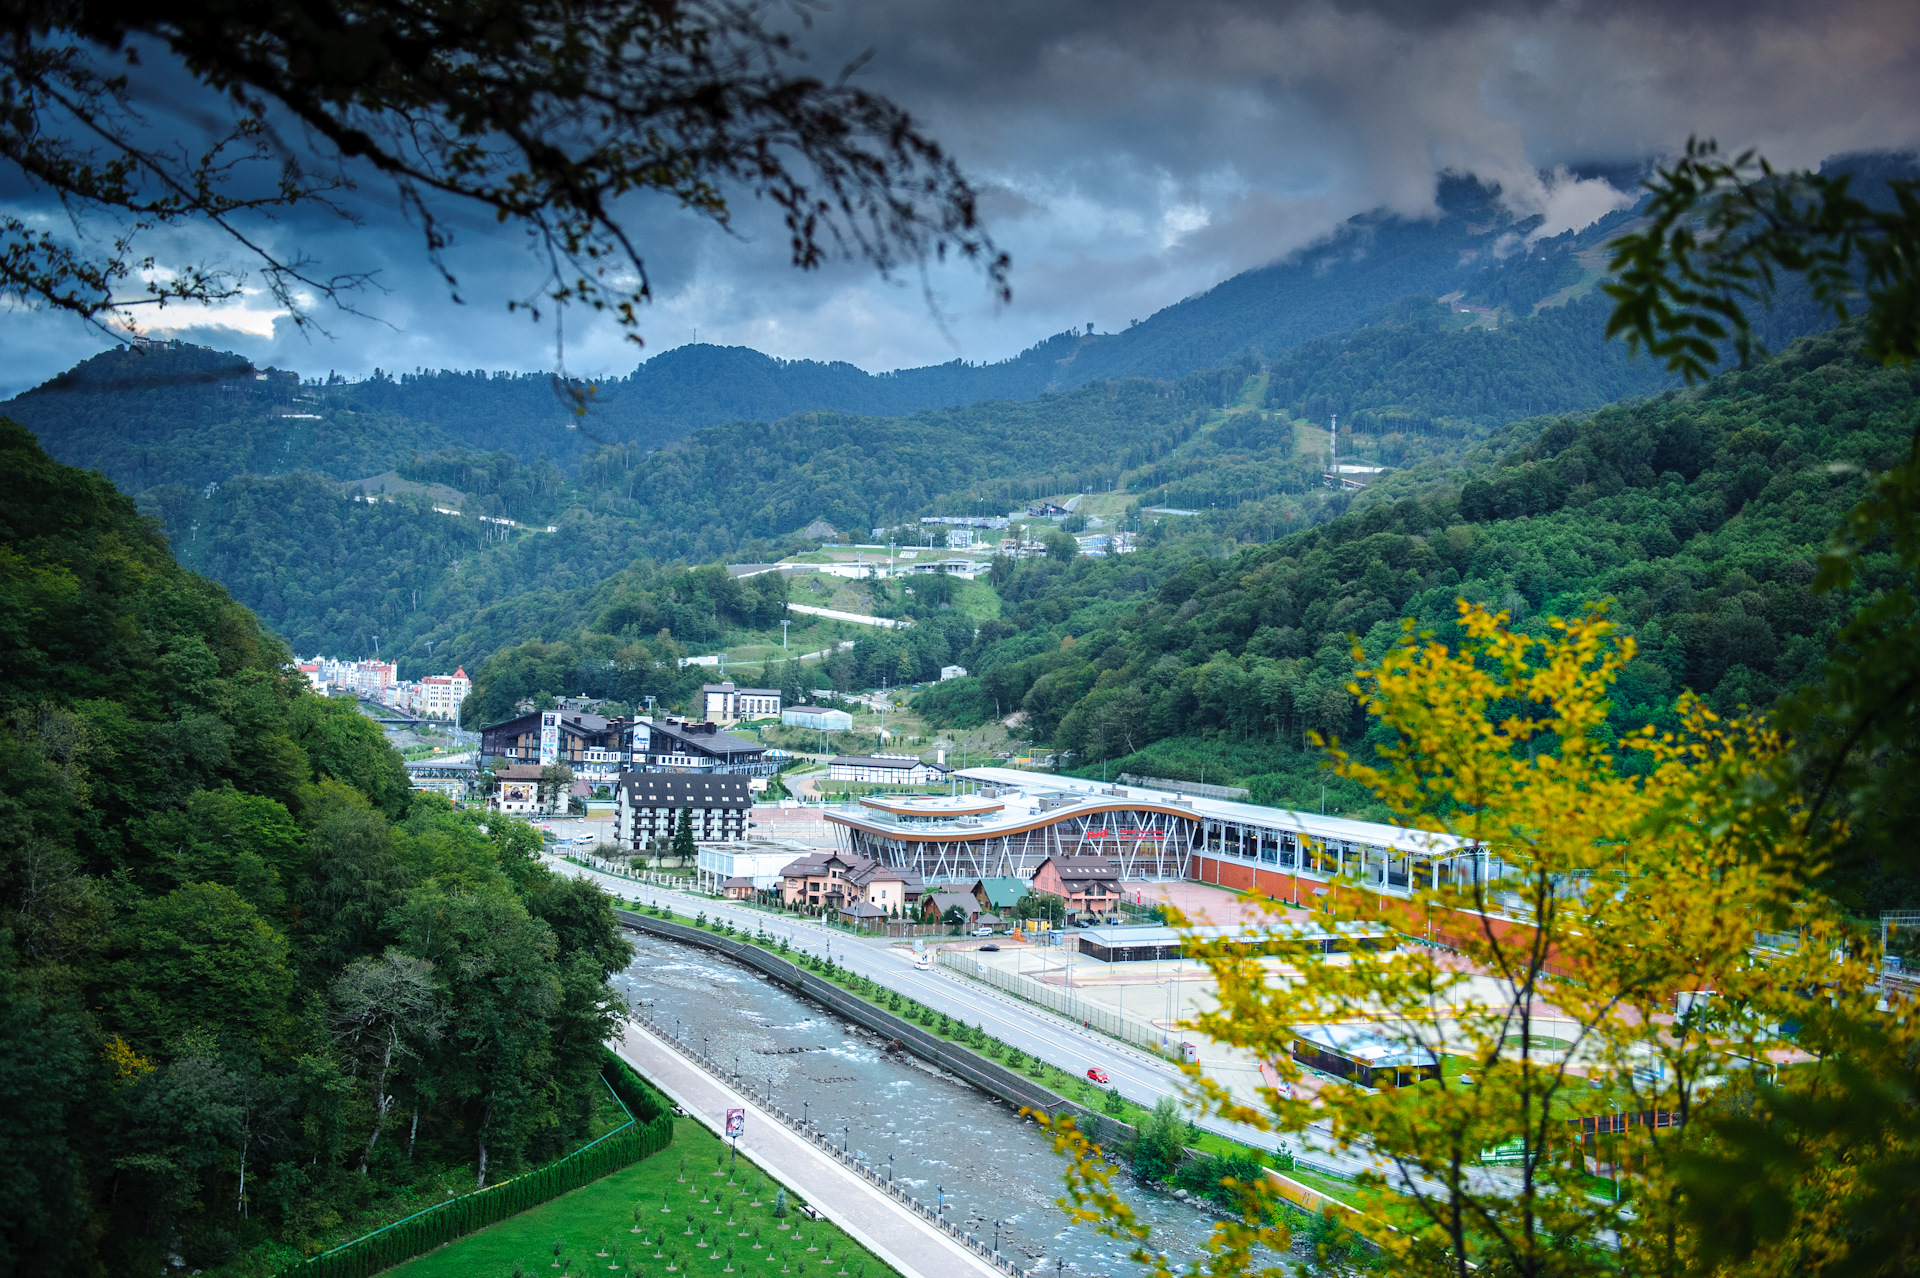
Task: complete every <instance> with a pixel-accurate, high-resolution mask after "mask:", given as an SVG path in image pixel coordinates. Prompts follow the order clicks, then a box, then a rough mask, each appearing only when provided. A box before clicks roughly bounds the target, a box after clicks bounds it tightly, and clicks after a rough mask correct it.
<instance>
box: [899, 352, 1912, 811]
mask: <svg viewBox="0 0 1920 1278" xmlns="http://www.w3.org/2000/svg"><path fill="white" fill-rule="evenodd" d="M1917 416H1920V374H1916V373H1915V372H1914V371H1913V370H1907V369H1888V368H1882V367H1879V366H1875V365H1868V364H1865V363H1863V362H1861V361H1860V360H1859V359H1858V358H1857V357H1856V356H1855V355H1854V354H1853V339H1852V337H1851V335H1849V334H1847V333H1845V332H1844V331H1843V332H1842V333H1839V334H1834V335H1828V336H1824V337H1820V338H1813V339H1807V340H1803V341H1801V342H1799V343H1797V344H1796V345H1795V346H1794V347H1793V348H1792V349H1791V350H1790V351H1789V352H1788V353H1787V354H1785V355H1784V356H1782V357H1781V358H1778V359H1776V360H1774V361H1772V362H1769V363H1767V364H1765V365H1762V366H1760V367H1758V368H1755V369H1753V370H1751V371H1747V372H1741V373H1731V374H1727V375H1725V376H1723V377H1720V378H1717V379H1716V380H1714V381H1713V382H1712V383H1710V384H1709V385H1707V386H1704V387H1701V388H1698V389H1696V390H1693V391H1688V392H1678V393H1670V394H1667V395H1663V396H1661V397H1660V398H1659V399H1657V400H1653V401H1649V402H1646V403H1641V404H1636V405H1630V406H1623V407H1616V408H1607V409H1603V410H1601V411H1599V412H1596V413H1593V414H1591V415H1588V416H1577V417H1564V418H1560V419H1558V420H1551V421H1547V422H1535V423H1528V424H1524V425H1522V426H1517V427H1515V428H1513V429H1512V430H1511V431H1510V432H1509V434H1510V435H1511V436H1512V438H1511V439H1510V440H1509V441H1507V442H1506V443H1504V444H1503V445H1501V446H1500V448H1499V456H1497V457H1496V458H1491V459H1489V462H1488V463H1486V464H1481V465H1479V466H1476V467H1475V468H1474V469H1473V470H1471V471H1469V472H1468V473H1467V474H1466V475H1464V476H1463V477H1462V478H1463V479H1464V481H1465V482H1463V483H1458V484H1457V485H1456V484H1454V483H1435V484H1430V485H1428V486H1427V488H1426V490H1425V491H1424V492H1416V493H1413V494H1411V495H1408V496H1404V497H1401V498H1400V499H1398V500H1392V499H1387V498H1386V497H1385V496H1384V495H1382V496H1380V497H1378V498H1370V499H1368V500H1366V501H1365V502H1364V503H1363V504H1362V505H1361V506H1360V507H1359V508H1357V509H1355V510H1353V511H1350V512H1349V513H1347V514H1345V515H1343V516H1341V517H1340V518H1338V519H1335V520H1333V521H1331V522H1329V523H1327V524H1324V525H1322V526H1320V527H1318V528H1314V529H1310V530H1307V531H1304V532H1300V533H1297V534H1294V535H1292V536H1287V537H1283V538H1281V539H1280V540H1278V541H1275V542H1273V543H1271V544H1269V545H1263V546H1258V547H1255V548H1252V549H1248V550H1244V551H1241V552H1239V553H1237V554H1234V555H1232V556H1230V557H1226V558H1220V557H1212V556H1208V555H1205V554H1195V553H1181V552H1179V551H1165V550H1163V551H1155V552H1147V556H1146V557H1132V558H1135V559H1137V560H1138V562H1129V561H1128V560H1127V559H1122V560H1117V561H1087V560H1082V561H1076V562H1075V563H1074V564H1073V565H1072V566H1071V567H1061V566H1057V565H1052V564H1024V563H1023V564H1021V565H1020V566H1019V569H1018V571H1017V572H1015V573H1013V574H1012V575H1011V577H1010V579H1009V580H1008V581H1007V582H1006V584H1005V585H1004V586H1003V587H1002V591H1001V593H1002V598H1003V608H1004V618H1005V619H1004V620H1002V621H999V622H990V623H987V625H985V626H983V627H982V631H981V638H980V642H979V645H978V646H977V648H975V649H973V650H971V651H969V652H968V653H967V654H965V655H964V656H963V657H962V658H961V661H962V664H964V665H966V666H968V667H969V669H971V670H973V671H974V672H975V673H974V675H973V676H972V677H970V678H967V679H964V680H956V681H952V682H949V683H946V684H942V685H940V686H939V687H937V688H935V689H933V690H930V691H929V692H927V693H924V694H922V696H921V697H920V699H919V701H918V702H917V703H916V704H917V705H919V706H920V707H921V708H922V709H924V710H927V711H929V712H932V713H936V714H941V715H945V716H947V717H949V718H950V719H951V720H952V721H955V722H960V723H965V722H977V721H980V720H982V719H984V718H985V717H986V716H989V715H1006V714H1010V713H1012V712H1013V711H1015V710H1020V711H1024V713H1025V714H1026V715H1027V721H1028V723H1029V725H1030V727H1031V728H1032V729H1033V730H1035V731H1036V732H1037V733H1038V734H1039V735H1040V737H1041V738H1042V739H1046V740H1051V741H1052V742H1053V743H1054V744H1056V745H1057V746H1058V747H1059V748H1061V749H1065V750H1072V751H1076V752H1078V753H1079V755H1080V756H1081V758H1082V759H1083V760H1085V761H1087V762H1092V763H1096V764H1097V763H1098V762H1099V761H1101V760H1110V761H1114V763H1113V766H1115V767H1126V766H1130V765H1128V764H1127V763H1126V761H1125V756H1128V755H1131V754H1134V753H1135V752H1137V751H1140V750H1143V749H1146V748H1148V747H1150V746H1152V745H1153V743H1155V742H1161V741H1166V740H1169V739H1175V738H1178V739H1183V740H1187V741H1189V742H1194V743H1211V744H1212V745H1213V746H1216V747H1219V750H1228V751H1229V753H1227V754H1222V753H1220V752H1219V750H1216V751H1215V752H1213V753H1211V754H1209V753H1208V752H1207V751H1206V750H1201V751H1199V752H1198V753H1195V754H1193V755H1192V757H1193V758H1195V759H1204V758H1212V759H1214V761H1215V768H1216V771H1215V773H1214V777H1213V779H1216V780H1218V779H1226V778H1223V777H1222V776H1221V775H1220V772H1221V771H1222V770H1223V769H1222V768H1221V767H1220V764H1221V762H1222V761H1223V760H1226V759H1228V758H1232V759H1235V760H1237V762H1234V763H1232V765H1231V769H1230V770H1231V771H1232V772H1233V773H1234V774H1236V775H1238V776H1239V777H1242V778H1251V779H1252V780H1253V786H1254V791H1255V795H1256V797H1257V798H1258V797H1264V798H1266V799H1268V800H1270V801H1279V800H1285V801H1288V802H1290V803H1293V804H1295V805H1301V804H1305V805H1311V803H1313V802H1314V801H1316V796H1317V794H1318V788H1317V787H1318V786H1319V784H1320V778H1319V777H1318V776H1317V775H1315V772H1314V765H1313V760H1312V757H1311V752H1305V751H1304V736H1305V733H1306V732H1307V731H1308V730H1310V729H1311V730H1315V731H1319V732H1322V733H1325V734H1329V735H1337V736H1339V737H1341V738H1342V739H1345V740H1348V741H1354V740H1358V739H1362V738H1364V737H1365V735H1366V733H1367V731H1368V724H1367V722H1366V720H1365V719H1364V718H1362V717H1361V716H1360V715H1359V714H1358V712H1357V709H1356V706H1355V704H1354V702H1353V699H1352V698H1351V697H1350V696H1348V694H1347V693H1346V692H1345V690H1344V688H1345V684H1346V683H1347V681H1348V680H1349V678H1350V677H1351V672H1352V668H1353V663H1352V659H1351V656H1350V652H1349V646H1350V642H1349V640H1348V638H1347V636H1349V635H1357V636H1359V637H1360V639H1361V641H1362V642H1363V644H1364V646H1365V647H1366V649H1367V651H1368V652H1370V653H1374V654H1377V653H1378V652H1380V651H1381V650H1382V649H1383V647H1384V646H1385V645H1387V644H1389V643H1391V642H1392V641H1393V639H1394V637H1395V636H1396V635H1397V634H1398V633H1399V632H1398V624H1397V623H1398V620H1399V619H1400V618H1401V617H1407V616H1410V617H1414V618H1416V619H1417V620H1418V622H1419V624H1420V625H1421V626H1422V627H1423V628H1431V629H1432V630H1434V631H1435V632H1436V633H1437V634H1440V635H1442V636H1446V635H1450V634H1452V633H1453V613H1454V601H1455V600H1456V599H1457V598H1462V597H1464V598H1467V599H1470V600H1473V601H1476V602H1485V603H1490V604H1493V605H1496V606H1498V607H1501V608H1505V609H1508V610H1509V611H1511V612H1512V613H1513V614H1514V615H1515V616H1516V617H1517V618H1519V619H1521V623H1522V626H1523V627H1526V626H1539V625H1542V624H1544V618H1545V617H1546V616H1547V615H1549V614H1559V615H1566V614H1569V613H1574V612H1578V611H1580V610H1582V609H1583V608H1585V607H1586V606H1587V605H1588V604H1589V603H1597V602H1600V601H1603V600H1611V601H1612V603H1611V608H1610V615H1611V616H1612V617H1613V618H1614V619H1615V620H1616V621H1617V622H1619V624H1620V625H1621V626H1622V628H1623V629H1624V631H1625V632H1626V633H1629V634H1631V635H1633V636H1634V638H1635V639H1636V641H1637V642H1638V644H1639V645H1640V649H1641V656H1640V657H1639V658H1638V659H1637V660H1636V661H1634V662H1633V664H1632V665H1631V666H1630V667H1629V669H1628V671H1627V674H1626V677H1625V678H1624V679H1623V680H1622V681H1621V683H1620V685H1619V689H1618V694H1617V696H1616V697H1615V700H1614V705H1613V721H1614V724H1615V727H1616V729H1618V730H1625V729H1628V728H1631V727H1636V726H1639V725H1641V724H1644V723H1648V722H1652V723H1655V724H1660V725H1663V726H1667V725H1671V724H1672V722H1673V719H1672V709H1671V707H1672V704H1673V699H1674V697H1675V696H1676V695H1677V694H1678V692H1679V691H1680V690H1681V689H1682V688H1693V689H1696V690H1698V691H1699V692H1701V693H1703V694H1705V695H1707V696H1708V697H1709V699H1710V700H1711V702H1712V703H1713V704H1714V705H1715V706H1716V707H1717V708H1719V709H1722V710H1731V709H1733V708H1734V707H1735V706H1737V705H1739V704H1742V703H1745V704H1749V705H1754V706H1763V705H1766V704H1769V703H1770V702H1771V701H1772V700H1773V698H1774V697H1775V696H1776V695H1777V694H1778V693H1779V692H1781V691H1783V690H1785V689H1786V688H1788V687H1790V686H1792V685H1794V684H1796V683H1797V682H1799V681H1801V680H1804V679H1806V678H1808V677H1810V676H1811V675H1812V674H1813V673H1814V672H1815V668H1816V667H1817V665H1818V663H1819V661H1820V654H1821V653H1822V652H1824V651H1825V650H1826V648H1827V646H1828V645H1829V642H1830V640H1831V638H1832V635H1833V633H1834V631H1835V630H1836V629H1837V627H1838V626H1839V625H1840V623H1841V621H1842V619H1843V618H1844V616H1846V615H1847V614H1849V613H1850V612H1851V611H1852V610H1853V609H1854V608H1856V607H1857V606H1858V605H1859V603H1860V600H1861V599H1862V598H1863V597H1865V596H1866V595H1869V594H1870V593H1871V592H1872V591H1874V590H1877V589H1880V588H1883V586H1884V584H1885V583H1882V582H1879V581H1876V580H1872V579H1869V580H1867V581H1866V582H1864V583H1863V585H1862V586H1861V587H1860V588H1859V589H1858V590H1856V591H1855V592H1853V593H1852V594H1850V595H1815V594H1813V593H1812V592H1811V590H1810V589H1809V587H1810V585H1811V583H1812V580H1813V575H1814V562H1815V558H1816V557H1817V556H1818V554H1819V553H1820V551H1821V548H1822V546H1823V545H1824V544H1825V542H1826V540H1827V538H1828V536H1829V534H1830V533H1831V532H1832V530H1833V529H1834V527H1835V526H1836V525H1837V524H1838V523H1839V521H1840V518H1841V515H1842V514H1843V513H1844V512H1845V511H1846V510H1847V509H1848V507H1849V506H1850V505H1851V504H1852V503H1853V502H1854V501H1855V500H1857V499H1858V497H1859V495H1860V494H1861V492H1862V491H1863V486H1864V484H1865V482H1866V479H1865V475H1866V474H1867V473H1868V472H1871V471H1876V470H1881V469H1884V468H1885V467H1887V466H1888V465H1889V464H1891V463H1892V462H1893V461H1894V460H1895V458H1896V456H1897V455H1899V453H1900V450H1902V449H1903V448H1904V447H1905V446H1906V443H1907V441H1908V440H1910V439H1911V437H1912V433H1913V429H1914V423H1915V419H1916V417H1917ZM1177 753H1178V751H1176V752H1175V754H1177ZM1170 758H1171V756H1163V757H1162V758H1160V759H1159V761H1158V762H1157V763H1155V764H1154V765H1153V766H1143V765H1139V764H1137V763H1136V764H1135V765H1132V766H1135V767H1136V769H1137V770H1147V771H1152V770H1155V768H1156V767H1157V768H1160V769H1164V768H1165V767H1168V766H1178V765H1177V763H1172V762H1170V761H1169V760H1170Z"/></svg>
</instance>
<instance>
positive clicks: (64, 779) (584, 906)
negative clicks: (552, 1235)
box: [0, 419, 630, 1274]
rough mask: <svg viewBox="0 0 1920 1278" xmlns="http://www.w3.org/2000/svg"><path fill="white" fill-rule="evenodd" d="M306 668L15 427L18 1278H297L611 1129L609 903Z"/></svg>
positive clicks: (7, 871) (1, 763) (3, 591)
mask: <svg viewBox="0 0 1920 1278" xmlns="http://www.w3.org/2000/svg"><path fill="white" fill-rule="evenodd" d="M287 655H288V654H287V652H286V649H285V648H284V646H283V645H282V644H281V642H280V641H279V640H278V639H276V638H274V637H272V636H271V635H268V634H266V633H265V632H264V631H263V630H262V628H261V626H260V624H259V622H258V621H257V620H256V619H255V618H254V616H253V615H252V614H251V613H249V612H248V611H247V610H246V609H245V608H243V607H241V606H239V605H238V604H236V603H234V602H233V601H232V599H230V598H229V597H228V595H227V592H226V591H224V590H222V589H221V588H220V587H218V586H216V585H214V584H213V583H211V582H209V581H207V580H205V579H204V578H201V577H198V576H195V575H194V574H192V573H189V572H187V571H185V570H183V569H182V568H181V567H180V566H179V565H178V564H177V563H176V562H175V561H174V559H173V557H172V556H171V555H170V554H169V553H168V550H167V547H166V545H165V543H164V541H163V540H162V539H161V538H160V537H158V536H157V535H156V534H155V533H154V531H153V530H152V528H151V527H150V526H149V525H148V524H147V522H146V521H145V520H143V519H142V518H141V517H140V516H139V515H138V514H137V513H136V512H135V510H134V507H133V504H132V503H131V501H129V500H128V499H127V498H126V497H124V496H122V495H121V494H120V493H118V492H116V491H114V489H113V488H112V487H111V486H110V485H109V484H107V483H106V482H105V481H103V480H102V479H101V478H100V477H99V476H98V475H93V474H89V473H86V472H82V471H78V470H74V469H71V468H69V467H65V466H60V465H58V464H56V463H54V462H52V461H50V460H49V459H48V458H47V456H46V455H45V453H43V452H42V451H41V450H40V449H39V447H38V446H37V445H35V443H34V442H33V440H32V438H31V436H30V435H28V433H27V432H26V430H25V429H24V428H22V427H20V426H18V425H16V424H15V423H13V422H10V421H7V420H5V419H0V721H3V722H4V723H5V724H6V725H7V726H6V730H5V731H4V732H0V900H5V901H7V902H8V903H9V912H8V913H7V914H6V916H5V918H4V920H3V921H0V1008H4V1011H5V1015H4V1016H0V1131H3V1132H4V1142H3V1145H4V1150H5V1155H6V1168H7V1174H6V1176H5V1177H3V1178H0V1272H6V1273H19V1274H66V1273H88V1274H136V1273H138V1274H154V1273H162V1272H166V1271H167V1270H168V1268H169V1266H170V1265H171V1266H175V1267H179V1266H184V1267H185V1268H187V1269H190V1270H194V1271H201V1270H209V1271H210V1270H213V1269H215V1268H216V1267H218V1266H221V1265H225V1264H227V1263H229V1262H237V1266H238V1267H237V1268H236V1269H235V1270H234V1271H233V1272H246V1273H262V1272H274V1271H275V1270H276V1269H278V1268H280V1267H281V1266H284V1265H287V1264H290V1263H292V1262H293V1261H295V1260H297V1259H299V1257H300V1256H301V1255H303V1254H308V1253H310V1252H311V1251H313V1250H315V1249H317V1248H318V1247H320V1246H322V1245H325V1244H328V1243H330V1242H339V1241H344V1240H345V1238H349V1237H353V1236H355V1235H356V1234H358V1233H360V1232H363V1231H364V1228H365V1224H366V1221H367V1220H368V1215H369V1213H376V1214H383V1215H384V1216H385V1218H386V1219H393V1218H395V1217H397V1216H398V1215H401V1214H405V1212H407V1211H412V1210H415V1209H417V1207H418V1204H420V1203H421V1202H431V1201H437V1200H439V1199H442V1198H444V1197H445V1196H446V1195H447V1194H448V1193H451V1192H454V1191H456V1190H460V1189H468V1188H472V1187H473V1186H474V1185H475V1183H476V1181H477V1180H478V1179H480V1178H482V1177H484V1179H485V1180H486V1182H487V1183H492V1182H493V1181H496V1180H499V1179H502V1178H503V1177H504V1176H505V1175H508V1174H510V1173H511V1172H512V1171H514V1170H515V1169H517V1168H520V1167H523V1166H525V1165H526V1164H527V1163H528V1162H529V1161H532V1160H540V1159H545V1158H548V1157H551V1156H553V1155H555V1154H558V1153H562V1152H564V1151H566V1150H568V1149H570V1148H573V1147H575V1146H577V1145H578V1144H580V1143H582V1140H583V1138H584V1137H585V1136H586V1135H587V1134H588V1133H589V1132H592V1131H594V1130H595V1129H596V1124H597V1123H598V1122H599V1119H600V1107H601V1103H602V1101H601V1098H602V1096H603V1095H604V1089H603V1088H602V1086H601V1084H600V1083H599V1080H598V1078H597V1074H598V1072H599V1069H600V1067H601V1061H602V1056H601V1050H600V1044H601V1042H603V1041H604V1039H605V1037H606V1035H607V1034H608V1033H609V1031H610V1030H611V1027H612V1025H613V1014H614V1010H615V1007H616V1005H617V1004H616V999H615V996H614V995H613V993H612V991H611V990H610V989H609V988H608V986H607V984H606V978H607V975H608V973H609V972H611V971H613V970H616V969H617V968H619V967H621V966H623V965H624V964H625V963H626V961H627V959H628V958H629V956H630V951H629V949H628V947H627V946H626V944H625V942H623V941H622V940H620V939H619V932H618V929H617V927H616V926H615V925H614V921H613V917H612V913H611V911H610V909H609V908H608V906H607V903H606V900H605V898H604V897H603V896H601V894H600V893H599V892H598V891H597V890H595V889H592V888H589V887H586V886H585V885H583V884H581V883H579V882H578V881H576V880H573V879H569V878H553V877H550V876H549V875H548V873H547V872H546V871H545V870H544V869H543V868H541V866H540V864H539V859H538V850H539V836H538V834H537V833H535V832H534V831H533V830H532V829H530V828H529V827H527V826H526V825H524V824H522V823H519V822H515V821H502V820H500V819H498V818H492V819H487V818H485V817H484V815H483V814H481V813H477V812H473V813H456V812H454V811H453V810H452V809H451V808H450V807H449V806H448V805H447V804H446V803H445V802H444V801H441V800H438V799H435V798H432V797H425V796H420V795H410V794H409V792H408V789H407V780H406V776H405V773H404V770H403V769H402V767H401V764H400V760H399V758H398V756H397V755H395V754H394V752H393V751H392V749H391V748H389V747H388V745H387V744H386V741H385V739H384V738H383V737H382V735H381V733H380V731H379V729H378V728H377V726H375V725H374V724H373V723H372V721H371V720H369V719H367V718H366V717H365V716H363V715H362V714H360V713H359V710H358V707H357V705H356V704H355V703H354V702H352V701H351V700H345V701H330V700H327V699H325V698H321V697H316V696H313V695H311V694H310V693H308V692H307V691H306V690H305V684H304V682H303V681H299V680H297V679H295V680H289V679H288V678H287V677H286V664H285V663H286V660H287ZM390 1035H391V1036H393V1037H394V1038H397V1040H398V1047H399V1049H400V1050H399V1051H398V1052H397V1053H396V1054H395V1055H394V1056H393V1057H392V1058H391V1060H390V1061H383V1056H382V1044H383V1043H385V1042H389V1041H392V1039H390V1037H389V1036H390ZM401 1115H406V1119H405V1124H404V1126H403V1125H402V1122H401ZM415 1116H417V1126H416V1125H415ZM383 1122H384V1126H385V1127H386V1129H387V1131H386V1138H385V1139H376V1137H377V1135H378V1134H379V1132H380V1130H381V1128H382V1126H383ZM404 1204H411V1206H403V1205H404Z"/></svg>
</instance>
